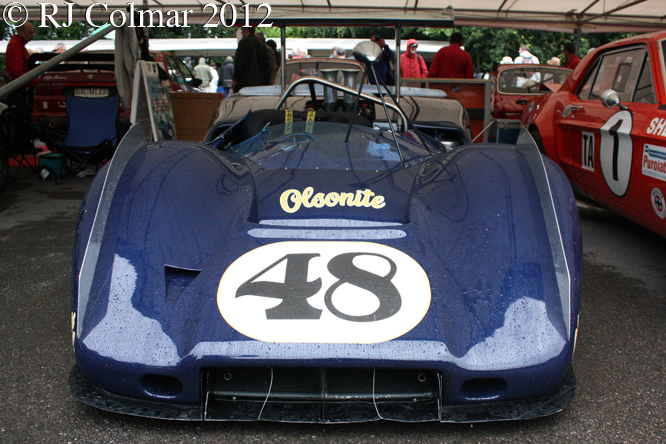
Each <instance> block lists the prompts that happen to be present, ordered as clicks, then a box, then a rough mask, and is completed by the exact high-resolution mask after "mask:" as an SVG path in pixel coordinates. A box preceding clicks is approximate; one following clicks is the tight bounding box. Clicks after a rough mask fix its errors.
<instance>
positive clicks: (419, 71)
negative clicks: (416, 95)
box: [400, 39, 428, 88]
mask: <svg viewBox="0 0 666 444" xmlns="http://www.w3.org/2000/svg"><path fill="white" fill-rule="evenodd" d="M418 47H419V43H418V42H417V41H416V40H414V39H409V40H408V41H407V52H406V53H404V54H403V55H401V56H400V75H401V77H418V78H426V77H428V66H427V65H426V62H425V60H423V57H421V56H420V55H419V54H417V53H416V49H417V48H418ZM407 86H414V87H417V88H420V87H422V86H423V84H422V83H419V82H410V83H408V84H407Z"/></svg>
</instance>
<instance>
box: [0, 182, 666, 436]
mask: <svg viewBox="0 0 666 444" xmlns="http://www.w3.org/2000/svg"><path fill="white" fill-rule="evenodd" d="M12 173H13V171H12ZM89 183H90V178H84V179H80V178H69V179H67V180H66V181H65V182H64V183H63V184H61V185H56V184H55V183H54V182H53V181H40V180H39V179H38V178H37V176H35V175H32V174H29V173H28V172H24V171H21V173H20V174H19V177H18V180H15V181H12V182H10V183H9V184H8V185H7V188H6V189H5V191H4V192H3V193H2V194H1V195H0V263H1V264H2V266H1V267H0V295H2V297H0V338H1V339H2V347H0V443H6V444H10V443H50V444H56V443H64V444H67V443H123V444H131V443H222V442H234V443H255V442H256V443H297V442H307V443H361V442H363V443H418V442H428V443H502V442H521V443H558V444H560V443H581V442H586V443H660V442H662V443H663V442H666V292H665V291H664V288H666V260H665V258H666V239H663V238H660V237H659V236H657V235H656V234H653V233H651V232H649V231H647V230H645V229H643V228H641V227H639V226H638V225H635V224H633V223H632V222H629V221H627V220H625V219H623V218H622V217H620V216H618V215H615V214H613V213H610V212H606V211H594V210H584V211H582V212H581V218H582V225H583V240H584V254H585V262H584V277H583V301H582V312H581V317H580V329H579V335H578V344H577V349H576V355H575V358H574V368H575V371H576V377H577V380H578V392H577V394H576V398H575V399H574V401H573V403H572V404H571V405H570V406H569V408H567V409H566V410H565V411H563V412H562V413H559V414H556V415H553V416H550V417H547V418H540V419H536V420H529V421H514V422H503V423H484V424H474V425H469V424H468V425H457V424H453V425H451V424H438V423H424V424H403V423H395V422H388V421H379V422H374V423H365V424H348V425H307V424H306V425H303V424H280V423H267V422H250V423H242V422H226V423H225V422H216V423H189V422H188V423H185V422H169V421H160V420H151V419H144V418H136V417H130V416H123V415H119V414H114V413H108V412H103V411H99V410H96V409H93V408H91V407H88V406H86V405H83V404H82V403H80V402H79V401H77V400H75V399H74V398H73V397H72V396H71V395H70V394H69V390H68V387H67V376H68V374H69V371H70V369H71V368H72V366H73V365H74V355H73V352H72V347H71V334H70V322H71V321H70V312H71V307H70V294H71V289H70V287H71V246H72V241H73V234H74V228H75V224H76V217H77V213H78V208H79V204H80V202H81V199H82V198H83V196H84V193H85V191H86V189H87V186H88V184H89Z"/></svg>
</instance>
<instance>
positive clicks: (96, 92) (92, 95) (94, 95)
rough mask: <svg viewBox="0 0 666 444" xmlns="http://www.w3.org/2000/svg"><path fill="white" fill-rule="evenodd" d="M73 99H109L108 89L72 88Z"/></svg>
mask: <svg viewBox="0 0 666 444" xmlns="http://www.w3.org/2000/svg"><path fill="white" fill-rule="evenodd" d="M74 97H84V98H86V99H100V98H104V97H109V88H74Z"/></svg>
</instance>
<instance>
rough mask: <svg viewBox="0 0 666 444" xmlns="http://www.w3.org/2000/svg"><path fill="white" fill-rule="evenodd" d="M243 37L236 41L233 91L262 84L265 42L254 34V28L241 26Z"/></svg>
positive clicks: (265, 68) (264, 68)
mask: <svg viewBox="0 0 666 444" xmlns="http://www.w3.org/2000/svg"><path fill="white" fill-rule="evenodd" d="M241 29H242V36H243V38H242V39H241V40H240V42H238V49H236V57H234V60H236V64H235V69H234V80H233V82H232V87H233V89H234V92H238V91H240V90H241V89H242V88H245V87H246V86H261V85H264V73H265V72H266V71H267V67H266V44H265V43H263V42H262V41H260V40H259V39H258V38H257V37H256V36H255V35H254V28H241Z"/></svg>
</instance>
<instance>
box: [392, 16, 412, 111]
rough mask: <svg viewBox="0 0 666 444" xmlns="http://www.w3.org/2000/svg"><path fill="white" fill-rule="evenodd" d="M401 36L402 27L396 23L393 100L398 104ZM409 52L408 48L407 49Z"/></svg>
mask: <svg viewBox="0 0 666 444" xmlns="http://www.w3.org/2000/svg"><path fill="white" fill-rule="evenodd" d="M401 34H402V25H401V24H400V23H398V24H397V25H396V26H395V100H396V102H397V103H400V83H401V82H400V37H401ZM407 50H408V51H409V48H407Z"/></svg>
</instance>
